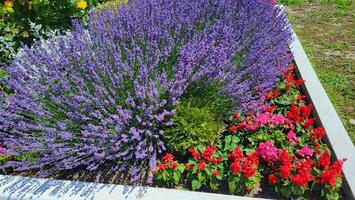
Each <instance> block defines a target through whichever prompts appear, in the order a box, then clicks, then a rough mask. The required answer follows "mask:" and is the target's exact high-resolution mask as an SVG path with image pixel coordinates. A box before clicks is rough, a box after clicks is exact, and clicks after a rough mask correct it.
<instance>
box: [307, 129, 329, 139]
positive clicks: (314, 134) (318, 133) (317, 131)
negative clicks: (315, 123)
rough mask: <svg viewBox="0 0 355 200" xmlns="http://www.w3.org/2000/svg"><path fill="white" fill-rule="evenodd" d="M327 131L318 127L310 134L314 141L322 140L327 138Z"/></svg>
mask: <svg viewBox="0 0 355 200" xmlns="http://www.w3.org/2000/svg"><path fill="white" fill-rule="evenodd" d="M325 134H326V133H325V129H324V128H322V127H318V128H315V129H313V131H312V132H311V133H310V136H311V138H312V139H318V140H320V139H322V137H324V136H325Z"/></svg>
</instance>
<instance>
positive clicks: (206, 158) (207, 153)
mask: <svg viewBox="0 0 355 200" xmlns="http://www.w3.org/2000/svg"><path fill="white" fill-rule="evenodd" d="M216 149H217V147H216V146H215V145H210V146H207V147H206V148H205V150H204V151H203V153H202V155H201V154H200V153H199V152H198V151H196V150H195V149H194V148H189V149H188V152H189V153H191V156H192V158H193V159H194V160H196V161H199V160H200V163H199V164H198V169H199V170H204V169H205V167H206V162H208V163H212V164H214V165H218V164H219V163H220V162H222V157H220V156H219V157H217V158H215V157H213V154H214V152H215V151H216ZM185 168H189V169H190V166H188V167H186V165H185Z"/></svg>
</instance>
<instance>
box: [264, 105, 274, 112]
mask: <svg viewBox="0 0 355 200" xmlns="http://www.w3.org/2000/svg"><path fill="white" fill-rule="evenodd" d="M276 109H277V106H275V105H272V106H268V107H266V108H265V109H264V110H265V112H269V113H273V112H274V111H275V110H276Z"/></svg>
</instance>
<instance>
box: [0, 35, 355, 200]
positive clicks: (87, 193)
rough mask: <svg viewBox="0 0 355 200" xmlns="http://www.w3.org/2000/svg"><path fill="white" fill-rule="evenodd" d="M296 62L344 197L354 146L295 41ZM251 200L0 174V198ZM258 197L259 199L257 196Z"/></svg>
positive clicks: (352, 186) (354, 164)
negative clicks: (339, 169) (340, 163)
mask: <svg viewBox="0 0 355 200" xmlns="http://www.w3.org/2000/svg"><path fill="white" fill-rule="evenodd" d="M291 50H292V52H293V54H294V58H295V61H296V63H297V65H298V76H299V78H302V79H304V80H305V81H306V82H305V85H304V87H303V88H302V89H303V92H304V94H306V95H307V96H308V98H309V100H310V101H311V102H312V104H313V107H314V109H313V110H314V113H313V114H314V115H315V116H316V117H318V122H317V123H318V124H319V125H321V126H323V127H324V128H325V129H326V131H327V140H328V143H329V145H330V147H331V148H332V151H333V155H335V157H336V158H337V159H341V158H348V160H347V161H346V162H345V164H344V167H343V172H344V184H343V191H344V194H345V195H346V199H347V200H353V199H354V196H355V148H354V146H353V144H352V142H351V140H350V137H349V136H348V134H347V132H346V130H345V128H344V126H343V124H342V123H341V121H340V119H339V117H338V115H337V113H336V112H335V110H334V108H333V106H332V104H331V102H330V100H329V99H328V96H327V94H326V93H325V91H324V89H323V87H322V85H321V83H320V82H319V79H318V77H317V76H316V74H315V72H314V70H313V68H312V66H311V64H310V62H309V60H308V58H307V56H306V54H305V52H304V50H303V48H302V46H301V44H300V42H299V40H298V39H297V37H296V35H295V41H294V42H293V43H292V44H291ZM3 199H9V200H12V199H23V200H29V199H34V200H56V199H61V200H64V199H65V200H89V199H90V200H91V199H93V200H101V199H102V200H120V199H125V200H133V199H146V200H165V199H169V200H200V199H203V200H232V199H233V200H236V199H241V200H252V199H256V198H249V197H239V196H233V195H220V194H213V193H203V192H191V191H182V190H172V189H163V188H151V187H133V186H124V185H112V184H98V183H86V182H79V181H62V180H53V179H39V178H28V177H20V176H5V175H0V200H3ZM259 199H260V198H259Z"/></svg>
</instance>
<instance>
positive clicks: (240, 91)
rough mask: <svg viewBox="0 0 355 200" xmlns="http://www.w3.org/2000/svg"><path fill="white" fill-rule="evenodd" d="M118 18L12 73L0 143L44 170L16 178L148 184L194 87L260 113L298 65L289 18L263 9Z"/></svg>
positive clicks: (77, 32) (152, 10)
mask: <svg viewBox="0 0 355 200" xmlns="http://www.w3.org/2000/svg"><path fill="white" fill-rule="evenodd" d="M81 6H83V5H81ZM117 7H119V9H118V10H115V9H103V10H99V11H97V12H92V13H90V19H89V23H88V27H87V28H85V27H83V26H81V25H80V24H78V23H74V26H73V29H74V30H73V31H72V33H70V34H67V35H65V36H63V37H59V38H56V39H53V38H51V39H49V40H45V41H40V42H38V43H37V44H36V45H34V46H33V48H27V47H24V48H23V50H22V54H21V55H17V56H16V58H15V59H14V61H13V62H12V63H11V64H10V66H8V71H9V76H8V77H6V78H5V79H4V82H5V84H6V85H8V86H9V87H10V88H11V89H12V90H13V95H6V94H3V93H0V95H1V98H0V141H1V142H2V141H3V142H4V144H5V145H6V146H7V147H8V148H10V151H9V154H10V153H11V154H12V155H29V154H30V155H33V157H34V158H33V159H31V160H19V161H12V162H7V163H6V164H5V167H9V168H13V169H14V170H15V171H29V170H31V171H33V172H36V173H37V175H38V176H42V177H48V176H50V175H52V174H66V173H62V172H63V171H64V172H68V171H77V170H84V171H85V172H86V173H85V174H86V175H87V176H94V177H95V178H94V177H90V178H88V179H95V180H98V181H100V180H102V179H105V178H107V179H108V178H109V177H112V176H111V174H109V173H100V172H102V171H114V173H119V175H120V176H126V177H119V176H114V177H115V178H116V180H114V181H116V183H117V182H118V183H122V182H120V181H122V180H130V181H131V182H132V183H138V182H145V181H146V180H147V179H148V173H147V172H149V171H151V170H152V169H154V167H155V166H156V164H157V163H156V158H157V157H158V156H159V155H160V154H161V153H163V152H164V151H165V150H166V144H165V142H164V135H165V131H166V130H167V129H169V128H170V127H171V126H172V125H173V124H174V121H173V117H174V115H175V114H176V106H177V105H178V103H180V102H181V101H183V99H185V97H186V95H187V94H188V90H189V89H191V90H194V91H195V89H194V88H199V87H201V85H200V84H195V83H203V84H206V85H209V84H216V85H221V87H219V88H218V90H217V91H216V92H217V93H219V94H223V95H221V96H228V98H229V99H231V100H232V101H233V102H234V103H235V105H236V106H235V107H234V108H233V110H240V111H242V110H246V109H252V110H259V109H258V107H257V105H258V104H259V103H260V102H261V101H262V99H263V98H264V96H263V93H262V91H266V90H269V89H270V88H272V87H273V86H274V85H275V83H276V82H277V79H278V76H279V75H280V73H281V72H280V71H277V70H276V69H277V68H281V69H285V68H286V66H287V63H288V61H289V60H290V59H291V56H290V55H289V54H287V49H288V46H289V43H290V42H291V39H292V37H291V35H292V34H291V32H290V26H289V24H288V22H287V18H286V14H285V13H284V12H282V11H280V10H275V9H274V6H273V5H272V4H270V3H269V2H266V1H264V0H253V1H250V0H242V1H234V0H227V1H223V2H220V1H217V0H212V1H205V0H197V1H190V0H182V1H160V0H144V1H129V3H128V5H127V7H124V6H119V5H118V4H117ZM237 11H238V12H237ZM118 13H119V14H118ZM260 51H264V53H263V54H262V55H260ZM256 58H257V59H256ZM275 61H278V62H275ZM277 63H278V65H277ZM259 97H260V99H259ZM202 98H205V97H202ZM215 104H220V102H217V103H216V102H214V100H213V102H212V103H211V102H210V103H208V104H207V105H215ZM209 110H211V111H214V109H209ZM215 127H217V128H218V127H219V125H217V126H214V127H213V129H214V130H216V129H217V128H215ZM216 134H218V133H216ZM215 138H218V137H215ZM54 155H55V156H54ZM74 169H75V170H74ZM57 172H60V173H57ZM105 176H107V177H105Z"/></svg>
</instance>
